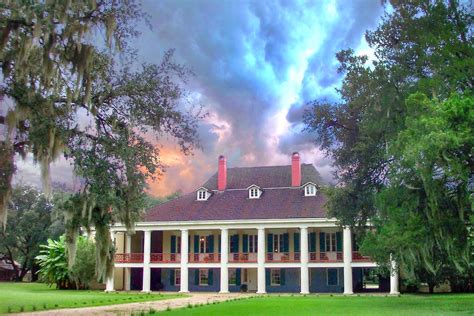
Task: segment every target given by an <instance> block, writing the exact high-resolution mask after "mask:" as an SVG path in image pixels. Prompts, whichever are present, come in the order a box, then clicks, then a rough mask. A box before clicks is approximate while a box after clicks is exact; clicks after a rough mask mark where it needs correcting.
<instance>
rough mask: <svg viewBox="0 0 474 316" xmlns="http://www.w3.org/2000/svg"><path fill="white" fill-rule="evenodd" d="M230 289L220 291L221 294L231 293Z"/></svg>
mask: <svg viewBox="0 0 474 316" xmlns="http://www.w3.org/2000/svg"><path fill="white" fill-rule="evenodd" d="M229 293H230V292H229V291H219V294H229Z"/></svg>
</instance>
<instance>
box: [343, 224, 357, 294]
mask: <svg viewBox="0 0 474 316" xmlns="http://www.w3.org/2000/svg"><path fill="white" fill-rule="evenodd" d="M343 240H344V247H343V249H342V250H343V252H344V294H354V292H353V288H352V266H351V263H352V235H351V229H350V228H349V227H344V233H343Z"/></svg>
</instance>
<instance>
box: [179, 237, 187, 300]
mask: <svg viewBox="0 0 474 316" xmlns="http://www.w3.org/2000/svg"><path fill="white" fill-rule="evenodd" d="M188 236H189V232H188V230H187V229H182V230H181V269H180V273H181V285H180V289H179V292H180V293H188V292H189V291H188V252H189V251H188V250H189V244H188V241H189V240H188Z"/></svg>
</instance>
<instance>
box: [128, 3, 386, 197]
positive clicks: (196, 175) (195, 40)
mask: <svg viewBox="0 0 474 316" xmlns="http://www.w3.org/2000/svg"><path fill="white" fill-rule="evenodd" d="M143 7H144V9H145V11H146V12H147V13H148V14H149V15H150V17H151V24H152V26H153V28H152V29H151V30H149V29H147V28H146V27H145V26H141V29H142V36H141V37H140V38H138V39H137V40H136V41H135V42H134V43H133V45H134V47H135V48H137V50H138V53H139V56H140V58H141V60H140V61H144V62H154V63H158V62H159V61H160V60H161V57H162V55H163V53H164V52H165V51H166V50H168V49H170V48H174V49H175V58H176V60H177V61H178V62H181V63H183V64H185V65H187V66H189V67H190V68H192V69H193V71H194V73H195V74H196V76H195V77H193V78H192V79H191V81H190V83H189V86H188V89H189V90H190V92H191V93H192V95H197V96H199V102H200V103H201V104H203V105H205V107H206V110H207V111H208V112H209V113H210V116H209V117H208V118H207V119H206V120H205V121H204V122H203V124H202V125H201V126H200V127H199V135H200V137H201V142H202V150H198V151H195V153H194V155H193V156H189V157H184V156H182V154H180V153H179V151H178V150H177V148H176V146H174V144H173V142H172V141H171V140H167V139H165V140H163V141H161V142H160V144H161V145H162V146H163V150H162V155H163V161H165V162H166V164H167V165H168V168H167V172H166V174H165V175H164V176H163V177H162V179H161V180H160V182H159V183H154V184H150V187H151V191H152V192H153V193H154V194H157V195H162V194H167V193H170V192H172V191H174V190H177V189H181V190H183V191H185V192H186V191H190V190H192V189H194V188H196V187H197V186H199V185H200V184H202V183H203V182H205V181H206V179H207V177H209V176H210V175H212V174H213V173H214V172H215V170H216V169H217V157H218V156H219V155H220V154H224V155H225V156H226V157H227V161H228V165H229V166H230V167H233V166H257V165H271V164H289V163H290V157H289V153H291V152H293V151H295V150H299V151H300V152H301V153H302V159H303V161H304V162H310V163H315V165H317V166H318V168H319V169H320V172H321V173H322V174H323V175H324V177H325V178H326V179H327V180H328V181H329V180H330V179H332V175H331V167H330V161H329V160H328V159H327V158H325V157H324V155H323V154H322V153H321V152H320V151H319V150H318V149H317V148H316V146H315V145H314V144H313V143H312V139H311V136H310V135H306V134H301V127H302V126H301V120H302V113H303V111H304V108H305V106H304V104H305V103H306V102H307V101H310V100H313V99H320V98H325V99H328V100H337V97H338V96H337V94H336V92H335V88H336V87H337V86H339V85H340V81H341V75H340V74H338V73H337V72H336V69H337V63H336V59H335V53H336V52H337V51H339V50H340V49H343V48H347V47H360V46H361V41H362V42H363V41H364V39H363V33H364V31H365V29H367V28H369V27H372V26H374V25H375V24H376V23H377V21H378V20H379V18H380V15H381V13H382V9H383V8H382V6H381V4H380V0H357V1H334V0H321V1H273V0H271V1H270V0H268V1H263V0H256V1H218V0H212V1H211V0H201V1H191V0H179V1H176V0H161V1H152V0H149V1H146V2H144V5H143ZM157 146H159V145H158V144H157Z"/></svg>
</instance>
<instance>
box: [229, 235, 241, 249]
mask: <svg viewBox="0 0 474 316" xmlns="http://www.w3.org/2000/svg"><path fill="white" fill-rule="evenodd" d="M230 239H231V241H232V249H230V252H231V253H238V252H239V235H232V236H231V237H230Z"/></svg>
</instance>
